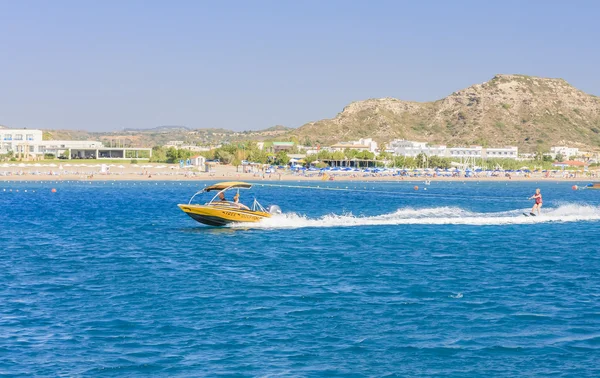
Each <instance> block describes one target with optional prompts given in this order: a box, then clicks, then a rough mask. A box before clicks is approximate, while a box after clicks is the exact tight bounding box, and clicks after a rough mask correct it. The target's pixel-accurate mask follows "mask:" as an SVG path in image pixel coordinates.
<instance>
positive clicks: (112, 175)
mask: <svg viewBox="0 0 600 378" xmlns="http://www.w3.org/2000/svg"><path fill="white" fill-rule="evenodd" d="M105 168H106V167H105ZM446 175H448V173H446ZM597 179H598V175H597V172H593V173H592V174H583V173H579V172H573V171H565V172H563V171H555V172H549V173H546V172H533V173H530V174H526V173H522V172H512V173H510V176H507V175H506V174H505V173H503V172H502V173H500V174H495V175H491V174H489V173H486V172H480V173H478V174H475V175H473V176H471V177H465V176H464V173H462V174H456V175H451V176H449V177H448V176H444V175H436V174H435V173H434V172H433V171H428V172H426V171H420V172H409V175H406V176H399V175H396V174H394V172H380V173H369V172H344V171H333V172H327V177H326V178H324V177H323V174H322V173H321V172H319V171H305V172H302V171H299V172H298V171H296V172H294V171H291V170H289V169H288V170H282V169H279V170H276V171H275V172H253V173H244V172H242V169H241V167H235V166H229V165H221V166H218V167H216V168H215V170H214V172H201V171H199V170H198V169H196V168H180V167H179V166H177V165H174V164H146V165H130V164H123V165H117V164H111V165H109V166H108V170H107V171H105V172H102V168H101V165H100V164H91V165H84V164H82V165H71V166H62V165H57V164H24V163H20V164H6V163H5V164H3V165H2V166H0V181H65V180H66V181H73V180H85V181H123V180H125V181H230V180H241V181H357V182H371V181H398V182H402V181H408V182H413V181H414V182H418V181H426V180H430V181H457V180H470V181H473V180H479V181H540V180H553V181H557V180H560V181H593V180H597Z"/></svg>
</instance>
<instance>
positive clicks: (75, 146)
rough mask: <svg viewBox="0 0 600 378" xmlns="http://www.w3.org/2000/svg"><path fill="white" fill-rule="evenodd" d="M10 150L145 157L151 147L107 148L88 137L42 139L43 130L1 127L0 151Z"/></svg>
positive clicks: (34, 155) (94, 156)
mask: <svg viewBox="0 0 600 378" xmlns="http://www.w3.org/2000/svg"><path fill="white" fill-rule="evenodd" d="M9 152H12V153H13V154H14V155H15V157H17V158H24V159H27V158H30V157H32V158H39V157H43V155H44V154H53V155H54V156H55V157H59V156H61V155H63V154H65V155H66V156H67V158H69V159H73V158H74V159H86V158H89V159H103V158H104V159H131V158H139V159H148V157H138V156H139V154H140V152H143V155H144V156H152V149H151V148H121V147H120V148H108V147H104V145H103V144H102V142H98V141H89V140H43V138H42V130H29V129H0V153H1V154H6V153H9Z"/></svg>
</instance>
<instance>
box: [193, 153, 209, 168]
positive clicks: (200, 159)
mask: <svg viewBox="0 0 600 378" xmlns="http://www.w3.org/2000/svg"><path fill="white" fill-rule="evenodd" d="M190 162H191V163H192V165H193V166H196V167H202V166H204V164H205V163H206V158H205V157H204V156H202V155H195V156H192V157H191V158H190Z"/></svg>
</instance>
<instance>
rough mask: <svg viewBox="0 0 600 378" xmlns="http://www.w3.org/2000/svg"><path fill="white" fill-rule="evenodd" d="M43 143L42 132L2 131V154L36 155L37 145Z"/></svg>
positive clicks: (0, 133)
mask: <svg viewBox="0 0 600 378" xmlns="http://www.w3.org/2000/svg"><path fill="white" fill-rule="evenodd" d="M41 141H42V130H29V129H0V154H7V153H9V152H12V153H14V154H15V155H18V154H22V155H30V154H32V155H35V154H36V153H37V150H36V148H35V146H36V143H39V142H41Z"/></svg>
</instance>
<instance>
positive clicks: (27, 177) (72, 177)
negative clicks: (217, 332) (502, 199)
mask: <svg viewBox="0 0 600 378" xmlns="http://www.w3.org/2000/svg"><path fill="white" fill-rule="evenodd" d="M64 181H86V182H106V181H112V182H117V181H141V182H144V181H147V182H158V181H178V182H194V181H198V182H222V181H250V182H269V183H275V182H282V183H283V182H320V183H326V182H328V183H335V182H390V183H392V182H396V183H401V182H411V183H417V182H426V181H430V182H436V181H438V182H444V181H448V182H454V181H464V182H468V181H479V182H486V181H489V182H517V181H518V182H523V181H532V182H543V181H548V182H582V181H585V182H597V181H600V179H599V178H597V177H543V176H531V177H525V176H512V177H511V178H508V177H488V176H480V177H477V176H473V177H418V176H417V177H411V176H401V177H398V176H359V177H350V176H333V180H323V179H322V178H321V177H320V176H312V177H311V176H301V175H289V174H282V175H281V177H279V176H278V175H272V176H271V177H259V176H254V175H252V174H239V175H214V176H209V175H206V176H203V175H193V176H185V175H149V176H146V175H140V174H120V175H113V174H110V175H100V174H93V175H81V174H79V175H77V174H67V175H34V174H23V175H9V176H0V182H64Z"/></svg>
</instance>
